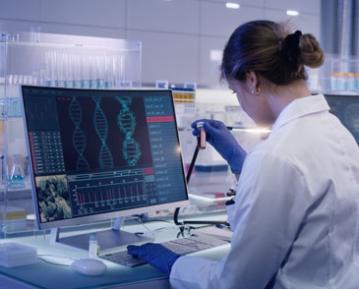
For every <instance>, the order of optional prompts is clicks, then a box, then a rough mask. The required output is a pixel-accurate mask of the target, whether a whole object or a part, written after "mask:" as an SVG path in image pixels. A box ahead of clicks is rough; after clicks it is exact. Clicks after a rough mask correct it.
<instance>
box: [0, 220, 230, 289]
mask: <svg viewBox="0 0 359 289" xmlns="http://www.w3.org/2000/svg"><path fill="white" fill-rule="evenodd" d="M216 217H218V216H216ZM224 217H225V216H224V215H223V218H224ZM147 226H149V229H151V230H152V231H153V232H156V235H155V242H160V243H162V242H166V241H168V240H171V239H172V240H173V239H175V238H176V235H177V233H178V228H177V227H176V226H174V225H172V224H166V223H163V222H151V223H148V224H147ZM164 226H165V227H166V229H164ZM126 229H127V230H129V231H131V232H137V231H139V230H143V229H144V227H143V226H142V225H131V226H127V227H126ZM205 233H211V231H205ZM215 233H217V230H216V231H215ZM225 234H226V235H227V232H225ZM11 241H13V242H19V243H22V244H27V245H28V246H33V247H36V248H37V250H38V254H39V255H42V256H59V257H70V258H73V259H81V258H86V257H87V256H88V252H86V251H83V250H80V249H77V248H73V247H69V246H66V245H63V244H61V243H56V244H54V245H51V246H49V235H46V236H30V237H22V238H15V239H13V240H11ZM228 251H229V245H224V246H220V247H216V248H212V249H209V250H206V251H202V252H198V253H195V254H196V255H199V256H203V257H206V258H210V259H213V260H219V259H221V258H222V257H223V256H224V255H225V254H227V253H228ZM105 263H106V265H107V270H106V272H105V273H104V274H103V275H102V276H84V275H81V274H79V273H77V272H75V271H74V270H72V269H71V267H70V266H64V265H55V264H50V263H48V262H45V261H43V260H39V261H38V262H37V263H35V264H31V265H27V266H22V267H16V268H5V267H1V266H0V283H1V284H4V283H3V282H2V278H3V277H4V276H5V277H8V278H10V279H12V280H15V281H17V282H18V283H19V284H21V285H24V287H22V286H21V285H19V286H18V287H16V286H15V287H13V286H12V287H11V288H46V289H63V288H67V289H85V288H107V287H108V288H141V289H144V288H159V289H163V288H170V285H169V282H168V277H167V276H166V275H165V274H163V273H161V272H160V271H158V270H157V269H155V268H154V267H152V266H150V265H148V264H147V265H143V266H139V267H135V268H129V267H125V266H121V265H117V264H114V263H112V262H107V261H106V260H105ZM25 285H27V286H29V287H25ZM9 288H10V287H9Z"/></svg>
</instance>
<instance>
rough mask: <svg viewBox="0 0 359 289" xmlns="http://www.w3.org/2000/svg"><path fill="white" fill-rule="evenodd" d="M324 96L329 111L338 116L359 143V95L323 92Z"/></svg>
mask: <svg viewBox="0 0 359 289" xmlns="http://www.w3.org/2000/svg"><path fill="white" fill-rule="evenodd" d="M324 96H325V98H326V100H327V102H328V104H329V106H330V111H331V112H332V113H333V114H335V115H336V116H337V117H338V118H339V120H340V121H341V122H342V123H343V125H344V126H345V127H346V128H347V129H348V130H349V131H350V133H351V134H352V135H353V136H354V138H355V140H356V142H357V143H358V145H359V95H341V94H340V95H335V94H325V95H324Z"/></svg>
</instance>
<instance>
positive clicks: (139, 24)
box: [0, 0, 320, 86]
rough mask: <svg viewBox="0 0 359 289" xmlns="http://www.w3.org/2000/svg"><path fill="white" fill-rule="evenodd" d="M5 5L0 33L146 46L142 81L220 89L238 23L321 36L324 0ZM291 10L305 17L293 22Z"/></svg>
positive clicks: (60, 0) (4, 1)
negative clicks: (224, 54)
mask: <svg viewBox="0 0 359 289" xmlns="http://www.w3.org/2000/svg"><path fill="white" fill-rule="evenodd" d="M232 1H233V2H235V1H237V2H238V3H240V4H241V8H240V9H239V10H230V9H227V8H225V6H224V3H225V2H226V1H225V0H172V1H168V0H167V1H166V0H0V7H1V9H0V30H5V31H8V32H16V31H30V30H31V29H39V28H40V30H41V31H43V32H51V33H65V34H78V35H91V36H102V37H115V38H128V39H132V40H141V41H142V42H143V82H145V83H150V82H154V81H155V80H156V79H167V80H169V81H171V82H193V81H195V82H197V83H199V84H201V85H205V86H216V85H217V84H218V77H219V73H218V71H219V70H218V66H219V61H210V58H209V55H210V51H211V50H221V49H223V46H224V44H225V42H226V40H227V38H228V37H229V35H230V33H231V32H232V31H233V29H234V28H236V27H237V26H238V25H239V24H241V23H244V22H246V21H249V20H254V19H270V20H275V21H283V20H287V19H291V23H292V25H293V26H294V28H298V29H302V30H303V32H305V33H313V34H314V35H315V36H317V37H319V31H320V27H319V25H320V15H319V14H320V0H232ZM287 9H297V10H299V11H300V12H301V14H300V15H299V16H297V17H290V18H289V17H288V16H287V15H286V13H285V12H286V10H287Z"/></svg>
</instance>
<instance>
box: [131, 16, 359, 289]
mask: <svg viewBox="0 0 359 289" xmlns="http://www.w3.org/2000/svg"><path fill="white" fill-rule="evenodd" d="M323 59H324V55H323V51H322V50H321V48H320V47H319V44H318V42H317V41H316V39H315V38H314V37H313V36H312V35H310V34H304V35H302V34H301V32H300V31H296V32H295V33H292V34H290V33H288V31H287V30H286V28H285V26H284V25H282V24H278V23H275V22H271V21H253V22H249V23H246V24H243V25H241V26H240V27H238V28H237V29H236V30H235V31H234V33H233V34H232V36H231V37H230V39H229V41H228V43H227V45H226V47H225V50H224V54H223V61H222V66H221V69H222V76H223V77H224V78H225V79H226V80H227V82H228V84H229V87H230V88H231V89H232V90H233V91H234V93H236V94H237V97H238V100H239V102H240V104H241V106H242V107H243V109H244V110H245V111H246V112H247V113H248V114H249V116H250V117H252V118H253V119H254V120H255V121H256V123H257V124H260V125H270V126H271V128H272V131H271V134H270V135H269V137H268V138H267V139H266V140H264V141H263V142H262V143H261V144H259V145H258V146H257V147H256V148H255V149H254V150H253V151H252V152H251V153H249V154H248V155H247V156H246V153H245V152H244V151H243V150H242V149H241V147H240V146H239V145H238V144H237V143H236V141H235V140H234V138H233V137H232V136H231V134H230V133H229V131H228V130H227V129H226V128H225V126H224V124H223V123H221V122H217V121H211V120H207V121H206V120H205V121H204V125H203V127H204V129H205V130H206V132H207V136H208V141H209V142H210V143H211V144H212V145H213V146H214V147H215V148H216V149H217V150H218V151H219V152H220V153H221V154H222V156H223V157H224V158H225V159H226V160H227V161H228V163H229V164H230V166H231V168H232V171H233V172H234V173H237V174H239V173H240V174H241V175H240V178H239V182H238V187H237V194H236V199H235V204H234V205H232V210H231V211H232V212H233V214H231V215H232V217H231V218H230V221H231V228H232V229H233V237H232V243H231V249H230V252H229V253H228V255H227V256H226V257H224V258H223V259H222V260H220V261H210V260H207V259H204V258H200V257H194V256H192V257H191V256H184V257H178V256H177V255H175V254H174V253H173V252H170V251H168V250H167V249H165V248H163V247H161V246H160V245H157V244H147V245H144V246H142V247H135V246H134V247H130V248H129V252H130V253H132V254H134V255H137V256H139V257H142V258H144V259H145V260H147V261H148V262H149V263H150V264H153V265H154V266H156V267H157V268H160V269H161V270H163V271H165V272H167V273H170V281H171V284H172V286H173V287H174V288H203V289H204V288H213V289H219V288H225V289H229V288H235V289H256V288H261V289H264V288H275V289H279V288H281V289H282V288H288V289H289V288H290V289H311V288H317V289H318V288H333V289H339V288H340V289H349V288H353V289H355V288H359V278H358V277H356V276H357V275H358V274H357V272H359V271H358V268H356V266H355V265H356V262H357V255H358V249H359V248H358V244H357V243H358V238H359V236H358V232H359V230H358V221H357V219H358V212H359V211H358V207H357V206H358V198H359V149H358V146H357V144H356V143H355V140H354V138H353V137H352V136H351V135H350V133H349V132H348V131H347V130H346V129H345V128H344V127H343V126H342V124H341V123H340V121H339V120H338V119H337V118H336V117H335V116H334V115H332V114H330V113H329V107H328V105H327V103H326V101H325V99H324V97H323V96H322V95H313V96H311V95H310V91H309V90H308V88H307V86H306V82H305V80H306V74H305V69H304V66H309V67H318V66H320V65H321V64H322V62H323ZM202 121H203V120H202ZM193 126H194V128H195V127H196V123H194V124H193ZM194 134H196V135H197V134H198V131H197V129H196V128H195V129H194ZM244 159H245V160H244Z"/></svg>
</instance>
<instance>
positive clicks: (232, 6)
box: [226, 2, 240, 9]
mask: <svg viewBox="0 0 359 289" xmlns="http://www.w3.org/2000/svg"><path fill="white" fill-rule="evenodd" d="M239 6H240V5H239V4H238V3H234V2H227V3H226V7H227V8H229V9H239Z"/></svg>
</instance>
